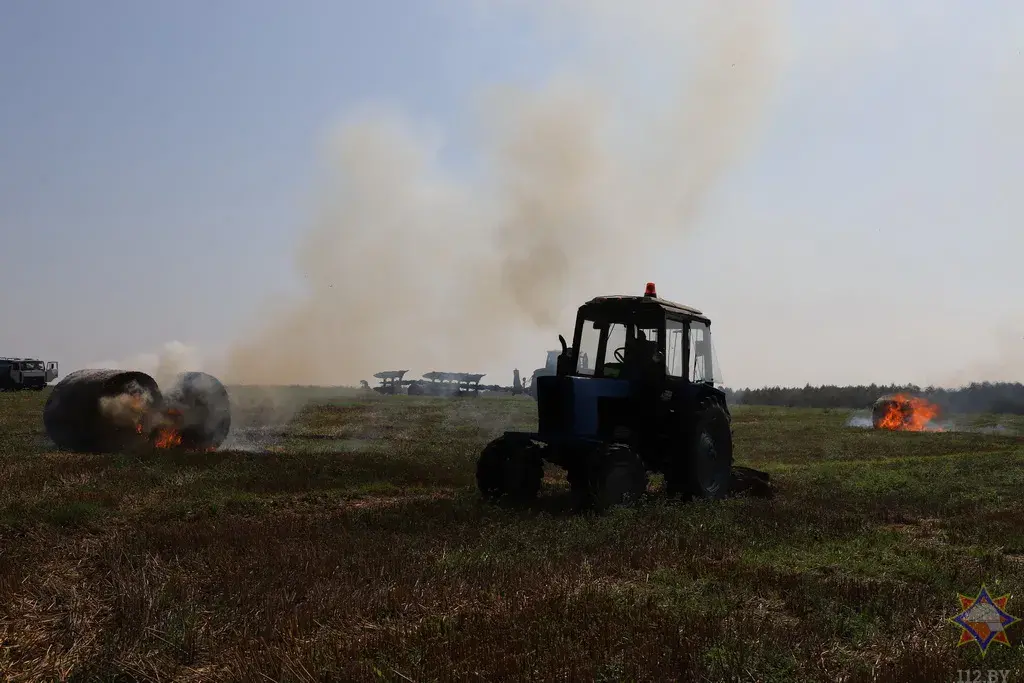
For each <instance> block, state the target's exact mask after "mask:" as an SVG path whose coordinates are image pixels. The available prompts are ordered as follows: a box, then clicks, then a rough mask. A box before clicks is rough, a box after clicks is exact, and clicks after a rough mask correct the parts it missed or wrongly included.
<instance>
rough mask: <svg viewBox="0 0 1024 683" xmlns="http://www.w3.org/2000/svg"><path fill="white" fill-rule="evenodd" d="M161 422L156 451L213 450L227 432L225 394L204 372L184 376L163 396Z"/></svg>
mask: <svg viewBox="0 0 1024 683" xmlns="http://www.w3.org/2000/svg"><path fill="white" fill-rule="evenodd" d="M164 405H165V408H164V410H163V418H164V419H163V421H162V423H161V424H159V425H157V432H158V435H157V437H156V445H157V447H161V446H163V447H167V446H181V447H183V448H191V449H194V450H207V449H211V448H217V447H218V446H220V445H221V444H222V443H224V440H225V439H226V438H227V437H228V432H230V431H231V401H230V399H229V398H228V390H227V389H225V388H224V385H223V384H221V383H220V381H219V380H218V379H217V378H216V377H214V376H213V375H208V374H206V373H205V372H185V373H182V374H180V375H178V377H177V379H176V381H175V384H174V386H173V387H171V389H170V390H169V391H168V392H167V393H166V394H165V395H164Z"/></svg>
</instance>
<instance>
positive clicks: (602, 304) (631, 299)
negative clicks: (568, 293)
mask: <svg viewBox="0 0 1024 683" xmlns="http://www.w3.org/2000/svg"><path fill="white" fill-rule="evenodd" d="M591 307H594V308H598V309H605V310H608V309H612V310H616V311H621V312H626V313H634V314H635V313H640V312H643V311H645V310H646V311H650V310H653V309H660V311H662V312H665V313H675V314H677V315H681V316H684V317H686V318H692V319H694V320H699V321H701V322H703V323H706V324H707V325H710V324H711V321H710V320H709V319H708V318H707V317H706V316H705V315H704V313H702V312H701V311H699V310H698V309H696V308H693V307H691V306H685V305H683V304H680V303H676V302H675V301H669V300H668V299H662V298H659V297H658V296H657V294H654V295H644V296H627V295H610V296H596V297H594V298H593V299H591V300H590V301H588V302H586V303H585V304H583V306H581V307H580V311H581V312H583V311H585V310H586V309H588V308H591Z"/></svg>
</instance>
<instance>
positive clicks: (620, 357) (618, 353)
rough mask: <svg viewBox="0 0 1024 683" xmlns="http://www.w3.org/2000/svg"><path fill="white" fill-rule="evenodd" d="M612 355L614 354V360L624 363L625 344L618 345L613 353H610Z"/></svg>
mask: <svg viewBox="0 0 1024 683" xmlns="http://www.w3.org/2000/svg"><path fill="white" fill-rule="evenodd" d="M612 355H614V356H615V360H617V361H619V362H620V363H625V362H626V347H625V346H620V347H619V348H617V349H615V353H614V354H612Z"/></svg>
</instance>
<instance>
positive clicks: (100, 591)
mask: <svg viewBox="0 0 1024 683" xmlns="http://www.w3.org/2000/svg"><path fill="white" fill-rule="evenodd" d="M295 391H301V390H295ZM46 393H47V392H44V393H28V392H26V393H15V394H0V639H2V646H0V647H2V649H0V672H2V673H3V674H4V676H5V678H6V679H9V680H19V681H21V680H24V681H27V680H107V681H114V680H124V681H128V680H152V681H165V680H181V681H200V680H204V681H205V680H209V681H213V680H217V681H260V680H263V681H268V680H270V681H314V680H334V681H347V680H375V679H380V680H404V681H407V680H413V681H423V680H485V681H495V680H554V679H559V680H603V681H610V680H708V681H724V680H745V681H758V680H760V681H792V680H821V681H844V680H849V681H861V680H882V681H947V680H948V681H952V680H956V677H957V673H956V670H957V669H958V668H969V667H974V668H978V667H981V668H994V669H998V668H1002V669H1013V670H1015V672H1016V676H1017V677H1019V676H1024V654H1022V650H1021V647H1020V644H1021V643H1022V642H1024V628H1018V627H1017V626H1013V627H1011V628H1010V630H1009V635H1010V640H1011V642H1012V644H1013V645H1012V647H1004V646H1001V645H994V646H993V647H992V648H991V650H990V652H989V654H988V656H987V657H986V658H985V659H984V660H982V659H981V658H980V657H979V655H978V652H977V647H975V646H974V645H973V644H972V645H968V646H964V647H961V648H957V647H956V643H957V640H958V636H959V633H958V629H957V628H956V627H955V626H954V625H952V624H950V623H949V622H948V621H947V620H948V618H949V617H951V616H953V615H954V614H955V613H956V612H957V611H958V610H957V606H958V601H957V593H958V592H962V593H970V594H975V593H976V592H977V591H978V589H979V588H980V587H981V585H982V583H985V584H986V585H987V586H988V587H989V588H990V590H991V591H992V592H993V594H994V595H1002V594H1004V593H1011V594H1012V597H1011V598H1010V601H1009V603H1008V605H1007V611H1009V612H1010V613H1011V614H1015V615H1021V616H1024V594H1021V593H1020V592H1019V591H1021V589H1022V588H1024V525H1022V521H1021V520H1022V519H1024V502H1022V500H1021V489H1022V484H1024V438H1020V437H1016V436H995V435H983V434H970V433H944V434H926V433H917V434H909V433H882V432H875V431H872V430H864V429H852V428H847V427H844V423H845V421H846V419H847V416H848V413H847V412H845V411H828V410H797V409H771V408H757V407H743V406H737V407H735V408H734V416H735V441H736V453H737V463H738V464H748V465H752V466H754V467H758V468H760V469H764V470H767V471H769V472H771V474H772V475H773V478H774V480H775V482H776V484H777V486H778V494H777V497H776V499H775V500H770V501H766V500H754V499H750V500H731V501H727V502H722V503H711V504H703V503H702V504H697V503H689V504H671V505H670V504H665V502H664V501H663V500H662V499H661V498H660V497H659V496H658V491H657V489H658V487H659V486H660V481H659V480H658V479H654V480H653V481H652V492H653V494H654V495H653V496H652V499H651V500H650V501H648V502H645V503H644V504H642V505H641V506H639V507H637V508H635V509H620V510H615V511H613V512H611V513H609V514H606V515H602V516H593V515H575V514H572V513H571V511H570V509H569V499H568V495H567V485H566V483H565V480H564V476H563V475H562V473H561V472H560V471H559V470H553V469H549V470H548V471H547V474H546V482H545V483H546V486H545V489H544V491H543V493H542V497H541V499H540V500H539V501H538V502H537V504H536V505H534V506H533V507H530V508H526V509H511V508H502V507H496V506H491V505H486V504H483V503H482V502H481V501H480V500H479V498H478V496H477V493H476V490H475V482H474V465H475V460H476V456H477V454H478V452H479V450H480V448H481V447H482V446H483V444H484V443H485V442H486V441H487V440H488V439H489V438H490V437H492V436H493V435H495V434H497V433H499V432H500V431H501V430H502V429H505V428H531V427H532V426H533V424H534V423H535V412H534V411H535V404H534V403H533V401H531V400H530V399H528V398H525V399H524V398H479V399H475V400H474V399H454V400H453V399H429V398H428V399H409V398H407V397H391V398H384V397H374V398H357V397H353V396H351V395H349V396H345V395H343V394H341V393H340V392H338V393H337V395H336V396H335V397H334V398H331V397H330V392H323V391H321V392H320V394H319V395H318V396H317V400H316V402H315V403H314V404H312V405H308V406H307V407H306V408H304V409H303V411H302V412H301V413H300V414H299V415H298V416H297V417H296V418H295V419H294V420H293V421H292V422H291V423H290V424H288V425H287V426H286V427H285V428H284V429H283V430H282V435H281V440H280V441H279V443H277V445H276V450H275V452H273V453H270V454H267V453H247V452H240V451H238V452H217V453H210V454H189V453H178V452H153V453H148V454H143V455H141V456H128V455H77V454H67V453H57V452H53V451H51V450H48V449H49V447H48V445H47V440H46V438H45V434H44V432H43V427H42V420H41V409H42V405H43V402H44V401H45V398H46ZM234 395H235V397H236V398H237V399H239V401H240V402H241V401H242V398H243V397H242V394H240V393H239V392H238V391H236V392H235V394H234Z"/></svg>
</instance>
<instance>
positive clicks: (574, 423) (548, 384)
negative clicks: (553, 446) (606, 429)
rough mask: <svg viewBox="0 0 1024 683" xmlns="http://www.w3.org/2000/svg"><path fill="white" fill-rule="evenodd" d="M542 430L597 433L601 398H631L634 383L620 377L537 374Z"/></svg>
mask: <svg viewBox="0 0 1024 683" xmlns="http://www.w3.org/2000/svg"><path fill="white" fill-rule="evenodd" d="M537 387H538V391H537V410H538V417H539V420H538V422H539V424H538V428H539V429H540V432H541V433H544V434H555V433H560V434H562V435H565V436H569V435H571V436H574V437H584V438H586V437H596V436H597V435H598V429H599V425H600V419H599V405H600V399H604V398H621V399H628V398H629V395H630V389H631V387H630V383H629V382H627V381H625V380H620V379H610V378H593V377H566V376H561V377H557V376H548V377H538V378H537Z"/></svg>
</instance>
